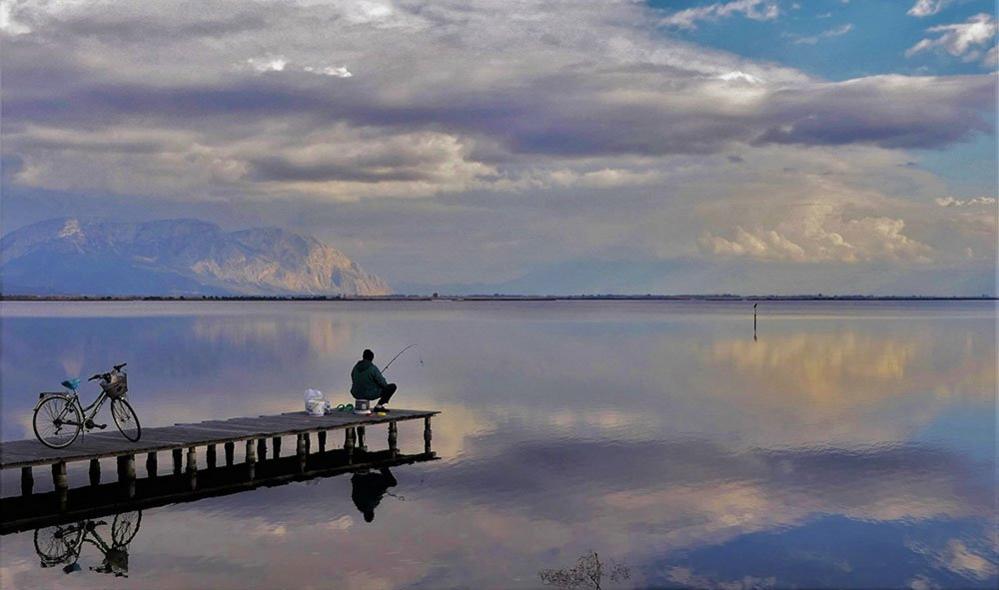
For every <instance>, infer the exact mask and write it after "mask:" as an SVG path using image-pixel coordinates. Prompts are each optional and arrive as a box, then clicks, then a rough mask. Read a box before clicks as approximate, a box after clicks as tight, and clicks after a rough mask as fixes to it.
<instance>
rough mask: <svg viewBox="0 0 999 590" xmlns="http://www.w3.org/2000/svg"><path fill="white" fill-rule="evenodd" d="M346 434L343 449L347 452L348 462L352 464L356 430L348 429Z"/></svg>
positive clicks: (345, 430)
mask: <svg viewBox="0 0 999 590" xmlns="http://www.w3.org/2000/svg"><path fill="white" fill-rule="evenodd" d="M344 432H345V434H344V435H343V448H344V450H345V451H347V462H348V463H350V462H351V460H353V458H354V429H353V428H346V429H344Z"/></svg>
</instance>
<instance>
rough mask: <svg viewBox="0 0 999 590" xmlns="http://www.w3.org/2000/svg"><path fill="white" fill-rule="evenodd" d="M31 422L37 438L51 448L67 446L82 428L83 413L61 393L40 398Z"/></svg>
mask: <svg viewBox="0 0 999 590" xmlns="http://www.w3.org/2000/svg"><path fill="white" fill-rule="evenodd" d="M31 422H32V426H33V427H34V429H35V436H36V437H38V440H40V441H41V442H42V444H43V445H45V446H47V447H50V448H53V449H62V448H65V447H68V446H69V445H71V444H72V443H73V441H74V440H76V437H77V436H79V435H80V430H82V429H83V415H82V414H81V413H80V408H79V406H77V405H76V404H75V403H73V401H72V400H70V399H68V398H65V397H63V396H61V395H53V396H50V397H47V398H45V399H44V400H42V403H40V404H38V407H37V408H35V415H34V417H33V418H32V420H31Z"/></svg>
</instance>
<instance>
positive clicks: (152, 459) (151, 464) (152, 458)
mask: <svg viewBox="0 0 999 590" xmlns="http://www.w3.org/2000/svg"><path fill="white" fill-rule="evenodd" d="M156 467H157V465H156V451H152V452H150V453H147V454H146V476H147V477H156V475H157V473H156Z"/></svg>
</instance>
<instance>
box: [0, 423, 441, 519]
mask: <svg viewBox="0 0 999 590" xmlns="http://www.w3.org/2000/svg"><path fill="white" fill-rule="evenodd" d="M438 413H439V412H436V411H418V410H395V409H393V410H392V411H391V412H389V413H387V414H380V415H379V414H372V415H369V416H358V415H355V414H353V413H351V412H337V413H334V414H331V415H329V416H310V415H308V414H306V413H305V412H289V413H285V414H274V415H268V416H257V417H255V418H254V417H245V418H231V419H228V420H208V421H205V422H194V423H189V424H175V425H174V426H165V427H159V428H147V429H143V431H142V438H141V439H140V440H139V441H137V442H129V441H128V440H126V439H125V438H124V437H122V436H121V434H120V433H118V432H117V431H114V432H107V431H106V432H98V433H94V432H89V433H84V434H83V435H81V437H80V438H79V439H77V441H76V442H74V443H73V444H71V445H70V446H68V447H67V448H65V449H51V448H49V447H46V446H44V445H43V444H42V443H41V442H39V441H37V440H35V439H28V440H18V441H9V442H3V443H0V469H13V468H18V467H19V468H21V495H22V496H30V495H32V493H33V488H34V478H35V474H34V471H33V469H34V468H36V467H44V466H46V465H49V466H51V471H52V482H53V487H54V488H55V491H54V492H53V494H54V496H55V497H56V498H57V503H56V507H57V508H58V509H59V510H62V511H65V510H68V509H70V505H69V480H68V477H67V471H66V465H67V463H71V462H78V461H89V462H90V485H91V486H99V485H100V479H101V467H100V460H101V459H109V458H115V460H116V462H117V475H118V482H119V483H121V484H125V490H126V491H128V490H132V492H133V494H134V490H135V482H136V479H137V477H136V471H137V470H136V465H135V457H136V455H140V454H146V462H145V467H146V472H147V479H153V478H156V477H157V476H158V475H159V465H158V457H157V453H160V452H165V451H170V452H171V458H172V463H173V464H172V469H171V470H170V472H171V473H172V474H173V475H180V474H184V475H185V476H186V478H187V481H188V486H189V489H191V490H193V489H196V488H197V481H198V472H199V470H202V471H204V470H205V469H207V470H212V469H215V468H216V466H218V465H220V464H222V463H224V465H225V466H227V467H232V466H233V465H235V464H236V463H237V459H238V458H242V459H243V461H242V465H243V467H242V469H243V470H244V471H245V473H246V475H247V476H248V477H249V479H253V478H254V477H255V471H256V466H257V465H258V464H260V463H262V462H264V461H266V459H267V453H268V444H267V443H268V440H270V442H271V445H270V448H269V450H270V452H271V454H272V456H273V458H275V459H277V458H279V457H280V456H281V453H282V448H281V439H282V437H286V436H294V437H295V448H294V451H292V450H291V449H288V451H289V452H288V457H289V458H291V457H295V458H297V459H298V464H299V465H300V469H301V470H302V471H303V472H304V471H305V470H306V469H307V467H308V459H309V457H310V455H311V454H313V453H315V452H319V453H324V452H326V451H327V450H328V449H334V448H340V447H341V445H340V444H339V443H337V442H333V441H330V440H329V438H328V434H329V433H330V432H335V431H338V430H340V431H343V437H344V438H343V443H342V449H343V451H344V457H346V460H347V464H350V461H351V458H352V456H353V454H354V453H355V452H358V453H363V452H365V451H366V450H367V444H366V437H367V434H368V432H367V430H366V429H367V428H368V427H372V426H376V425H380V424H386V425H387V426H388V435H387V441H388V451H387V453H388V454H389V456H390V457H392V456H397V455H399V451H398V423H399V422H402V421H407V420H423V443H424V452H423V455H426V456H429V457H432V456H433V451H432V450H431V440H432V431H431V428H430V419H431V418H432V417H433V416H435V415H437V414H438ZM313 434H315V439H316V444H315V446H313V444H312V441H313ZM219 445H221V446H222V449H223V455H222V456H221V457H220V456H219V454H218V446H219ZM237 445H238V447H237ZM199 448H204V450H205V451H204V461H205V463H204V464H203V465H204V466H203V467H202V466H201V465H199V460H198V449H199ZM237 452H238V453H239V457H237Z"/></svg>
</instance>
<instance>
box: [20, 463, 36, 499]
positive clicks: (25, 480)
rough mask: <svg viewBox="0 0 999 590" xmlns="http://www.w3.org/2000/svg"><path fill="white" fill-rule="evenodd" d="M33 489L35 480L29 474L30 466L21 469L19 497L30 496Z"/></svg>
mask: <svg viewBox="0 0 999 590" xmlns="http://www.w3.org/2000/svg"><path fill="white" fill-rule="evenodd" d="M34 487H35V478H34V476H33V475H32V474H31V466H30V465H28V466H27V467H22V468H21V495H22V496H30V495H31V492H32V489H33V488H34Z"/></svg>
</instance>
